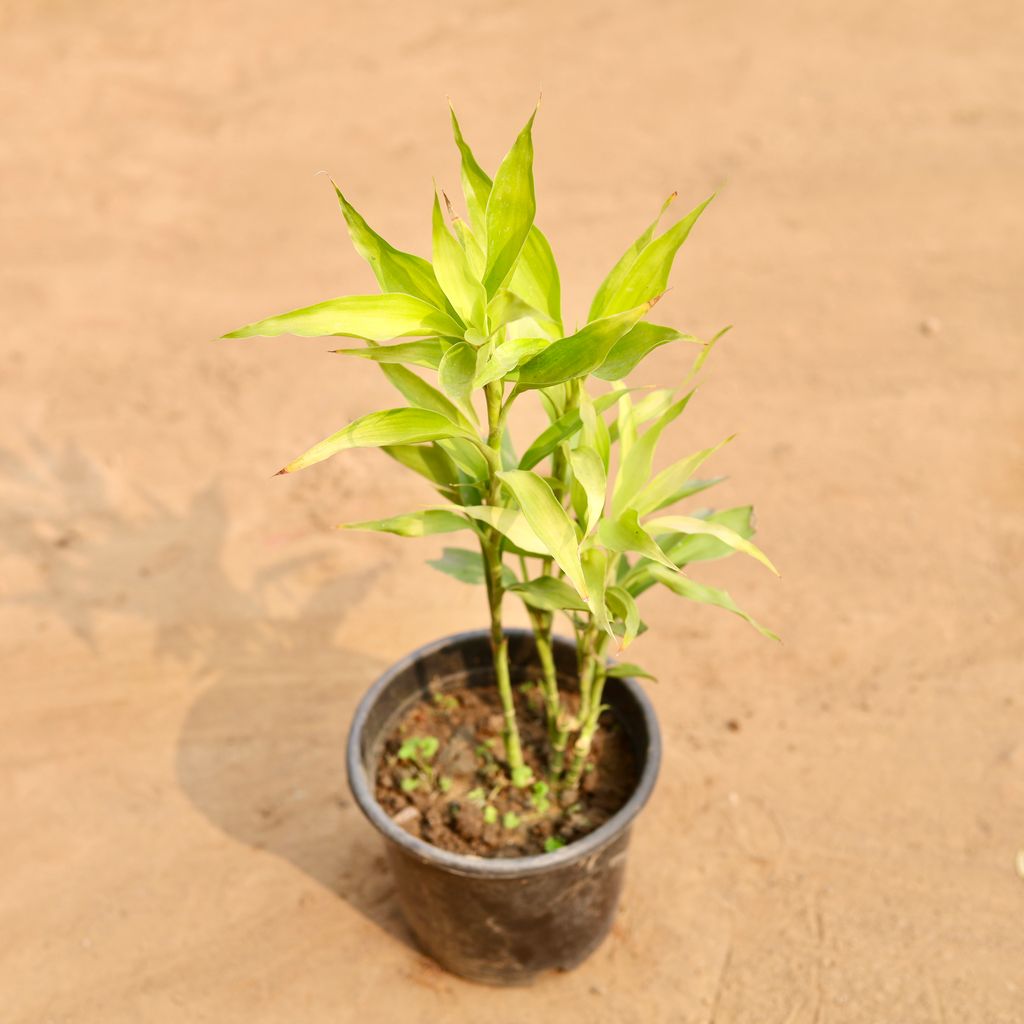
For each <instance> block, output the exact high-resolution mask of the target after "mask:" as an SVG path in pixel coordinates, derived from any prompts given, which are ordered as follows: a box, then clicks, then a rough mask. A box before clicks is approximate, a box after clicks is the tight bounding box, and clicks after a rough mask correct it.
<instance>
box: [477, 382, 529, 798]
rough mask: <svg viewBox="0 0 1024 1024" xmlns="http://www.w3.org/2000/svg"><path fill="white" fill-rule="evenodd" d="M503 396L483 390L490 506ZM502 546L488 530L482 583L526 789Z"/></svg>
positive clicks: (511, 753) (495, 494)
mask: <svg viewBox="0 0 1024 1024" xmlns="http://www.w3.org/2000/svg"><path fill="white" fill-rule="evenodd" d="M502 392H503V388H502V386H501V385H500V384H499V383H498V382H496V381H495V382H494V383H493V384H488V385H487V387H486V395H487V423H488V427H489V432H488V438H487V448H488V451H490V452H491V453H492V455H491V457H490V458H489V459H488V462H489V464H490V466H491V477H490V481H489V491H488V495H487V500H488V502H489V503H490V504H491V505H497V504H498V503H499V501H498V499H499V493H500V488H501V481H500V480H498V478H497V475H496V473H497V471H498V470H500V468H501V435H502V431H503V429H504V425H505V413H506V411H507V410H506V409H504V408H503V407H502ZM501 546H502V536H501V534H500V533H499V532H498V531H497V530H495V529H494V528H493V527H488V528H487V529H486V530H485V531H484V533H483V536H482V537H481V549H482V553H483V559H484V580H485V583H486V585H487V603H488V607H489V609H490V614H491V653H492V655H493V657H494V678H495V682H496V683H497V687H498V699H499V700H500V701H501V711H502V715H503V716H504V720H505V727H504V729H503V730H502V739H503V740H504V742H505V758H506V760H507V761H508V767H509V775H510V776H511V778H512V782H513V783H514V784H515V785H525V784H526V783H527V781H528V780H529V770H528V769H527V768H526V765H525V764H524V762H523V746H522V742H521V740H520V738H519V723H518V722H517V720H516V706H515V699H514V697H513V695H512V681H511V678H510V677H509V668H508V638H507V637H506V636H505V630H504V628H503V624H502V604H503V601H504V597H505V587H504V585H503V583H502V579H501V570H502V557H501Z"/></svg>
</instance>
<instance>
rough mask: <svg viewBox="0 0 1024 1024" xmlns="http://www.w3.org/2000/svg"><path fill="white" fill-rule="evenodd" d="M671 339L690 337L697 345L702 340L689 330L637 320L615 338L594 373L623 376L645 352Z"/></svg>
mask: <svg viewBox="0 0 1024 1024" xmlns="http://www.w3.org/2000/svg"><path fill="white" fill-rule="evenodd" d="M670 341H689V342H694V343H695V344H697V345H699V344H700V343H701V342H700V339H699V338H695V337H694V336H693V335H692V334H682V333H681V332H680V331H676V330H674V329H673V328H671V327H662V326H660V325H659V324H649V323H638V324H637V325H636V326H635V327H633V328H632V329H631V330H630V331H628V332H627V333H626V334H624V335H623V336H622V337H621V338H619V340H618V341H617V342H615V344H614V345H613V346H612V348H611V351H610V352H609V353H608V355H607V356H606V357H605V359H604V362H603V363H601V365H600V366H599V367H597V369H595V370H594V371H593V374H594V376H595V377H598V378H600V379H601V380H622V379H623V378H624V377H625V376H626V375H627V374H629V373H632V372H633V370H634V369H635V368H636V366H637V365H638V364H639V362H640V361H641V360H642V359H643V358H644V357H645V356H647V355H649V354H650V353H651V352H653V351H654V350H655V349H656V348H660V347H661V346H662V345H667V344H668V343H669V342H670Z"/></svg>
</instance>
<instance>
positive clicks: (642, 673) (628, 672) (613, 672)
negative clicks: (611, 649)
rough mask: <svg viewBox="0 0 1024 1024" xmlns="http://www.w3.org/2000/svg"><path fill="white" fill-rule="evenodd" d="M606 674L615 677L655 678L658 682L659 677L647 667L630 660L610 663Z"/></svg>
mask: <svg viewBox="0 0 1024 1024" xmlns="http://www.w3.org/2000/svg"><path fill="white" fill-rule="evenodd" d="M605 675H608V676H611V677H612V678H614V679H654V680H655V682H657V678H656V677H655V676H652V675H651V673H650V672H648V671H647V669H645V668H641V667H640V666H639V665H634V664H632V663H630V662H628V661H624V662H620V663H619V664H617V665H609V666H608V668H607V670H606V672H605Z"/></svg>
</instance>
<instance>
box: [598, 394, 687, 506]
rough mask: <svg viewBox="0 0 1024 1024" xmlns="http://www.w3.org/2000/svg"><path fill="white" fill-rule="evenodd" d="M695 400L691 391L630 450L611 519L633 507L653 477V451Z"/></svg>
mask: <svg viewBox="0 0 1024 1024" xmlns="http://www.w3.org/2000/svg"><path fill="white" fill-rule="evenodd" d="M692 396H693V392H692V391H691V392H689V394H687V395H684V396H683V397H682V398H681V399H680V400H679V401H678V402H675V403H674V404H673V405H671V406H669V408H668V409H666V410H665V411H664V412H663V413H662V414H661V415H660V416H659V417H658V418H657V419H656V420H655V421H654V424H653V425H652V426H650V427H648V428H647V430H646V431H644V433H643V434H641V435H640V437H638V438H637V440H636V443H635V444H633V445H632V446H630V447H629V449H628V451H627V452H626V453H625V455H624V456H623V459H622V464H621V465H620V466H619V472H618V475H617V476H616V477H615V487H614V489H613V490H612V515H613V516H615V517H616V518H617V517H618V516H620V515H621V514H622V513H623V512H624V511H625V510H626V509H628V508H630V507H632V502H633V499H634V498H635V497H636V495H637V494H638V493H639V492H640V490H641V488H643V487H644V485H645V484H646V483H647V480H648V478H649V477H650V475H651V465H652V464H653V462H654V449H655V448H656V446H657V444H658V438H659V437H661V432H662V431H663V430H664V429H665V427H667V426H668V425H669V424H670V423H671V422H672V421H673V420H674V419H675V418H676V417H677V416H679V414H680V413H681V412H682V411H683V410H684V409H685V408H686V406H687V403H688V402H689V401H690V398H691V397H692ZM620 433H621V430H620Z"/></svg>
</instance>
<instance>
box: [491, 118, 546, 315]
mask: <svg viewBox="0 0 1024 1024" xmlns="http://www.w3.org/2000/svg"><path fill="white" fill-rule="evenodd" d="M536 116H537V112H536V111H534V112H533V114H531V115H530V120H529V121H527V122H526V127H525V128H523V130H522V131H521V132H520V133H519V137H518V138H517V139H516V141H515V143H514V144H513V146H512V148H511V149H510V150H509V152H508V155H507V156H506V157H505V159H504V160H502V162H501V166H500V167H499V168H498V173H497V174H495V176H494V183H493V185H492V186H491V191H490V195H489V196H488V197H487V210H486V213H485V220H486V223H487V233H486V237H487V264H486V269H485V271H484V287H485V288H486V289H487V295H488V296H492V295H494V294H495V292H497V290H498V289H499V288H500V287H501V286H502V285H503V284H504V283H505V280H506V278H508V276H509V275H510V274H511V272H512V269H513V267H514V265H515V262H516V260H517V259H518V257H519V253H520V251H521V250H522V248H523V243H524V242H525V241H526V236H527V235H528V234H529V233H530V228H531V227H532V226H533V217H534V214H535V213H536V211H537V200H536V196H535V195H534V190H533V134H532V133H533V119H534V118H535V117H536Z"/></svg>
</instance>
